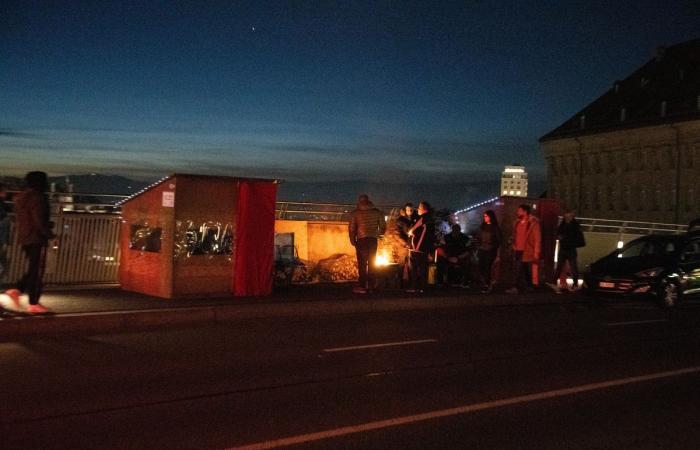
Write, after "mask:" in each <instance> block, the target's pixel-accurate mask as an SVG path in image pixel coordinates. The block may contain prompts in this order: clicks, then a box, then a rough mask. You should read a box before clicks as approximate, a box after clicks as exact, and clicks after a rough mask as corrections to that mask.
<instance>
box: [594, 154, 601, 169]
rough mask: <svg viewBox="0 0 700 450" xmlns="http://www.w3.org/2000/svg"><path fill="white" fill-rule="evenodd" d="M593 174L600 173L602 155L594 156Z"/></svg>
mask: <svg viewBox="0 0 700 450" xmlns="http://www.w3.org/2000/svg"><path fill="white" fill-rule="evenodd" d="M593 173H600V153H596V154H595V155H593Z"/></svg>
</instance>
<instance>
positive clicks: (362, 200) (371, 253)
mask: <svg viewBox="0 0 700 450" xmlns="http://www.w3.org/2000/svg"><path fill="white" fill-rule="evenodd" d="M385 228H386V222H385V220H384V214H383V213H382V212H381V211H380V210H379V209H377V208H375V206H374V204H373V203H372V202H371V201H370V200H369V197H368V196H367V195H366V194H362V195H360V197H359V198H358V201H357V208H355V210H354V211H353V212H351V213H350V223H349V224H348V231H349V233H350V243H351V244H352V245H354V246H355V252H356V253H357V270H358V272H359V279H360V280H359V281H360V285H359V286H356V287H355V288H354V289H353V292H355V293H356V294H366V293H367V292H368V291H369V290H371V289H372V288H373V287H374V284H375V283H374V273H373V266H374V261H375V259H376V257H377V239H378V238H379V236H381V235H382V234H383V233H384V229H385Z"/></svg>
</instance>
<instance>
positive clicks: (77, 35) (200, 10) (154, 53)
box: [0, 0, 700, 206]
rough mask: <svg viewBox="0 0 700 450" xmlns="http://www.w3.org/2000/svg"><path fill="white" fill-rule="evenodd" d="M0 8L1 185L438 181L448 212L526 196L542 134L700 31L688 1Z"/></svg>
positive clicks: (539, 164)
mask: <svg viewBox="0 0 700 450" xmlns="http://www.w3.org/2000/svg"><path fill="white" fill-rule="evenodd" d="M1 8H2V9H1V10H0V69H1V70H0V158H1V159H2V161H3V173H2V174H5V175H13V174H21V173H23V172H26V171H27V170H35V169H43V170H46V171H48V172H49V173H50V174H52V175H62V174H78V173H86V172H99V173H105V174H120V175H125V176H129V177H133V178H140V179H154V178H158V177H159V176H162V175H165V174H168V173H172V172H193V173H211V174H217V175H221V174H224V175H242V176H260V177H280V178H284V179H285V180H286V181H287V182H288V183H292V184H293V183H304V185H305V186H309V190H310V192H308V193H305V194H306V197H307V198H308V197H315V198H316V199H319V200H334V198H328V199H327V198H324V194H326V195H330V194H329V192H328V191H327V190H326V188H323V189H321V190H318V192H313V190H314V188H313V186H312V185H313V184H314V183H318V184H319V185H323V186H327V185H328V183H331V184H332V183H336V184H338V189H337V191H338V192H342V190H343V189H342V184H343V183H355V184H353V185H352V186H356V185H357V183H367V185H368V186H370V185H376V184H380V185H381V184H383V183H388V184H392V185H396V186H399V187H400V186H402V185H404V186H406V185H411V186H412V190H411V195H422V196H424V197H430V196H431V195H432V196H434V197H441V196H443V197H445V195H444V194H441V193H440V192H436V190H437V191H439V190H440V188H439V187H437V188H436V187H435V186H436V185H438V186H439V185H444V190H445V192H452V193H451V194H450V196H449V201H447V200H446V202H448V203H452V204H453V205H450V206H458V204H460V203H463V202H468V201H470V200H471V199H472V197H478V196H480V195H481V192H480V191H479V190H473V191H472V192H470V193H465V194H464V195H462V196H461V197H460V195H459V194H454V192H453V191H454V190H455V186H458V185H460V186H461V185H464V184H470V183H471V184H476V185H478V184H479V183H481V185H483V186H484V188H483V190H484V191H488V190H489V189H491V186H492V185H493V183H494V180H497V179H498V177H499V172H500V170H501V169H502V166H503V165H504V164H506V163H511V162H514V161H519V162H522V163H524V164H526V165H527V166H528V169H529V171H530V173H531V174H532V177H533V181H535V182H540V185H541V182H542V180H544V167H543V166H544V164H543V161H542V156H541V153H540V151H539V148H538V145H537V138H538V137H540V136H541V135H543V134H545V133H546V132H548V131H550V130H551V129H552V128H554V127H556V126H557V125H559V124H560V123H562V122H563V121H564V120H566V119H567V118H568V117H570V116H571V115H573V114H574V113H575V112H576V111H577V110H579V109H581V108H583V107H584V106H585V105H586V104H587V103H589V102H590V101H592V100H593V99H594V98H596V97H597V96H598V95H600V94H602V93H603V92H604V91H605V90H606V89H608V88H609V87H610V86H611V85H612V82H613V81H614V80H616V79H620V78H624V77H626V76H627V75H628V74H629V73H630V72H631V71H633V70H634V69H635V68H637V67H639V66H641V65H642V64H643V63H644V62H646V61H647V60H648V59H649V58H650V57H651V56H652V54H653V51H654V49H655V48H656V47H657V46H659V45H672V44H675V43H678V42H681V41H684V40H688V39H693V38H697V37H699V36H698V28H697V24H698V23H700V6H698V2H691V1H669V2H648V1H619V2H614V3H609V2H596V1H588V2H564V1H537V2H527V1H518V2H507V1H503V2H484V1H460V2H452V1H449V2H411V1H408V2H381V1H373V2H356V1H350V0H348V1H330V2H307V1H294V2H260V1H255V2H234V1H225V2H224V1H222V2H164V1H148V2H131V1H121V2H81V1H72V2H38V1H31V0H30V1H5V2H3V3H2V7H1ZM423 185H424V186H426V192H425V193H424V194H423V192H422V191H421V189H420V188H419V187H420V186H423ZM348 186H350V184H348ZM427 186H430V187H429V188H428V187H427ZM392 191H396V192H399V193H400V192H401V189H400V188H398V189H393V190H392ZM376 194H377V195H381V192H377V193H376ZM483 194H484V195H485V196H488V195H487V194H490V192H483ZM334 195H335V194H334ZM349 195H350V196H351V197H354V196H355V195H356V193H355V192H350V193H349ZM445 198H447V197H445ZM396 200H397V201H399V200H400V199H396ZM414 200H415V199H414ZM434 203H438V204H439V203H440V201H439V199H435V200H434ZM446 206H447V205H446Z"/></svg>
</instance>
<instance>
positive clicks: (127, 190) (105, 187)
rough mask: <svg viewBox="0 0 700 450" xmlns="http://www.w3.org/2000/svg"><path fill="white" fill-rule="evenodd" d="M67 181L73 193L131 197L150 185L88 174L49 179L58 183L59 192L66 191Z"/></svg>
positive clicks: (121, 177)
mask: <svg viewBox="0 0 700 450" xmlns="http://www.w3.org/2000/svg"><path fill="white" fill-rule="evenodd" d="M66 180H69V182H70V183H71V184H72V185H73V192H80V193H85V194H117V195H131V194H133V193H135V192H138V191H140V190H141V189H143V188H144V187H146V186H148V185H149V184H150V183H149V182H146V181H136V180H132V179H130V178H126V177H123V176H120V175H100V174H86V175H68V176H63V177H50V178H49V182H50V183H56V188H57V190H62V191H65V188H66Z"/></svg>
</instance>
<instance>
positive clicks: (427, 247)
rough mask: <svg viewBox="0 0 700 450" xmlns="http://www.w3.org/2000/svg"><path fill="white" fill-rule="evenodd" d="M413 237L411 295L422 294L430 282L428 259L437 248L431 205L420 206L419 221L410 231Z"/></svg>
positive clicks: (421, 204)
mask: <svg viewBox="0 0 700 450" xmlns="http://www.w3.org/2000/svg"><path fill="white" fill-rule="evenodd" d="M408 235H409V236H411V253H410V256H409V265H410V288H409V289H408V290H407V292H409V293H418V294H420V293H422V292H423V289H425V285H426V284H427V282H428V259H429V257H430V254H431V253H432V252H433V250H434V247H435V220H434V219H433V212H432V209H431V207H430V204H429V203H428V202H426V201H422V202H420V204H419V205H418V220H417V221H416V223H415V224H414V225H413V227H412V228H411V229H410V230H409V232H408Z"/></svg>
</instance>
